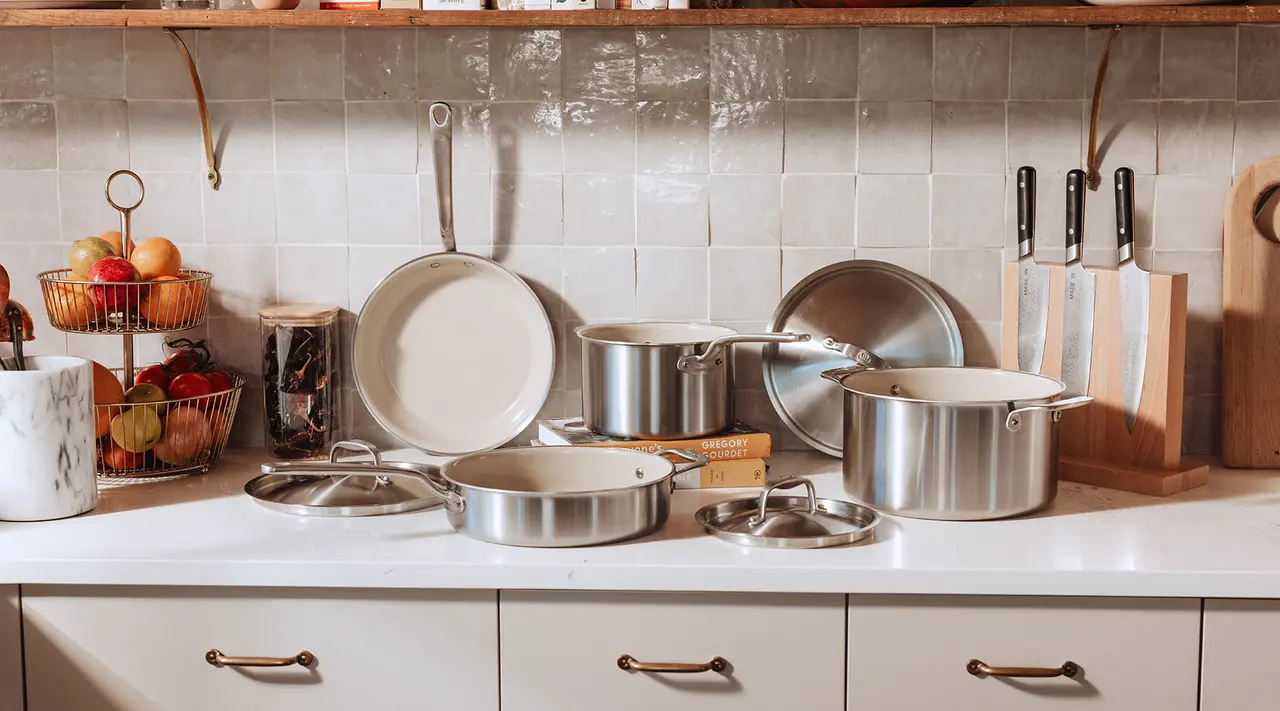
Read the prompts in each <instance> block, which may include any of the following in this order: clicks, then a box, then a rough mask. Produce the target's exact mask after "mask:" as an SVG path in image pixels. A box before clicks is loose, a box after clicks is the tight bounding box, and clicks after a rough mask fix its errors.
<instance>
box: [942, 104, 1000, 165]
mask: <svg viewBox="0 0 1280 711" xmlns="http://www.w3.org/2000/svg"><path fill="white" fill-rule="evenodd" d="M1005 145H1006V144H1005V105H1004V104H1003V103H997V102H985V101H978V102H975V101H966V102H953V101H937V102H934V104H933V171H934V172H935V173H954V174H959V175H973V174H978V173H999V174H1002V175H1003V174H1004V172H1005V168H1006V162H1005Z"/></svg>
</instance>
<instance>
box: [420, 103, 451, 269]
mask: <svg viewBox="0 0 1280 711" xmlns="http://www.w3.org/2000/svg"><path fill="white" fill-rule="evenodd" d="M427 119H428V121H429V122H430V123H431V157H432V162H433V163H434V165H435V170H436V213H437V214H438V215H439V216H440V241H441V242H443V243H444V251H446V252H456V251H457V249H458V244H457V241H456V240H455V239H454V236H453V109H451V108H449V105H448V104H446V103H444V102H443V101H437V102H436V103H434V104H432V105H431V108H430V109H428V110H427Z"/></svg>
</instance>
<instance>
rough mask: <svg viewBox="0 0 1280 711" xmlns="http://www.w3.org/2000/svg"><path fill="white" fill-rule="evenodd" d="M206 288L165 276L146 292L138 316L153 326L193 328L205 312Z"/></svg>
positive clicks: (158, 279)
mask: <svg viewBox="0 0 1280 711" xmlns="http://www.w3.org/2000/svg"><path fill="white" fill-rule="evenodd" d="M204 300H205V289H204V288H203V287H202V286H199V285H196V284H192V283H190V282H184V281H178V279H177V278H176V277H171V276H162V277H159V278H157V279H156V280H155V283H154V284H152V285H151V287H150V288H149V289H148V290H147V295H146V297H145V298H143V300H142V304H141V305H140V306H139V307H138V313H140V314H142V317H143V318H145V319H146V320H147V321H150V322H151V324H152V325H155V326H159V327H160V328H177V327H179V326H182V325H183V324H187V325H190V323H191V322H192V321H194V320H195V319H196V318H197V317H198V316H199V315H200V313H201V312H203V310H204Z"/></svg>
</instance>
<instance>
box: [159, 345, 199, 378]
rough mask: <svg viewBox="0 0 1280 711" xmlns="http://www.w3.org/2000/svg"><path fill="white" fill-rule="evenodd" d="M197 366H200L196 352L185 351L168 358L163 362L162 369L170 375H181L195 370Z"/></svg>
mask: <svg viewBox="0 0 1280 711" xmlns="http://www.w3.org/2000/svg"><path fill="white" fill-rule="evenodd" d="M198 365H200V358H199V356H197V355H196V352H195V351H190V350H185V351H178V352H177V353H174V354H173V355H171V356H169V357H168V358H167V359H166V360H165V362H164V369H165V370H166V371H168V372H169V374H170V375H182V374H183V373H190V372H191V371H193V370H195V369H196V367H197V366H198Z"/></svg>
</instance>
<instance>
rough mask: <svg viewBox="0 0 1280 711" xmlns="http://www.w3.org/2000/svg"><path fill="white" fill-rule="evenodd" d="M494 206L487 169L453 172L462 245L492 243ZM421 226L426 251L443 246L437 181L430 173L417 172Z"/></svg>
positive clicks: (456, 228)
mask: <svg viewBox="0 0 1280 711" xmlns="http://www.w3.org/2000/svg"><path fill="white" fill-rule="evenodd" d="M492 206H493V193H492V187H491V180H490V178H489V174H488V173H483V174H463V175H455V176H453V229H454V236H455V237H456V239H457V241H458V244H459V245H460V246H463V247H476V246H482V245H491V244H493V228H492V214H491V213H492ZM418 226H419V227H420V228H421V230H422V244H423V247H424V248H425V250H426V251H427V252H439V251H440V250H441V249H443V247H442V245H441V241H440V216H439V214H438V213H437V212H436V183H435V177H434V176H431V175H419V176H418Z"/></svg>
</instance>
